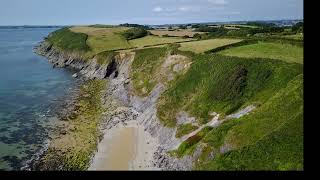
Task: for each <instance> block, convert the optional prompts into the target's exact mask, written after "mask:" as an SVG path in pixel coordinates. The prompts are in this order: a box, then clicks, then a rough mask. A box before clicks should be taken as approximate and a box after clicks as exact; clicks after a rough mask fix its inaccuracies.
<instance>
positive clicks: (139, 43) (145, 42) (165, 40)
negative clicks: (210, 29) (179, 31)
mask: <svg viewBox="0 0 320 180" xmlns="http://www.w3.org/2000/svg"><path fill="white" fill-rule="evenodd" d="M191 40H193V39H191V38H187V39H183V38H179V37H159V36H146V37H143V38H139V39H134V40H130V41H129V44H130V45H131V46H133V47H138V48H141V47H145V46H151V45H157V44H169V43H176V42H184V41H191Z"/></svg>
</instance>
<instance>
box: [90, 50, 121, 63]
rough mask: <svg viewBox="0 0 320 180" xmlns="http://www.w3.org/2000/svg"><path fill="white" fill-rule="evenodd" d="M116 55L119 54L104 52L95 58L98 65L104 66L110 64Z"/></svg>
mask: <svg viewBox="0 0 320 180" xmlns="http://www.w3.org/2000/svg"><path fill="white" fill-rule="evenodd" d="M116 55H117V53H116V52H114V51H104V52H101V53H99V54H97V55H96V56H95V57H96V58H97V62H98V64H100V65H103V64H109V63H110V62H111V61H112V59H114V57H115V56H116Z"/></svg>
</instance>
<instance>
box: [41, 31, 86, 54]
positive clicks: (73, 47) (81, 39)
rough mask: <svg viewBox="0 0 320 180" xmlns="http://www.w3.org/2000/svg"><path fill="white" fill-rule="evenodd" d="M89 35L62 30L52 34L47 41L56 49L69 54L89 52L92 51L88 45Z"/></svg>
mask: <svg viewBox="0 0 320 180" xmlns="http://www.w3.org/2000/svg"><path fill="white" fill-rule="evenodd" d="M87 38H88V35H86V34H84V33H75V32H72V31H70V30H69V29H68V28H62V29H59V30H57V31H54V32H53V33H51V34H50V35H49V37H48V39H47V41H48V42H50V43H51V44H52V45H53V46H54V47H56V48H58V49H60V50H63V51H68V52H70V51H71V52H87V51H89V50H90V48H89V46H88V45H87V44H86V40H87Z"/></svg>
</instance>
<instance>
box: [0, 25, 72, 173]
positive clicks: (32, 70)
mask: <svg viewBox="0 0 320 180" xmlns="http://www.w3.org/2000/svg"><path fill="white" fill-rule="evenodd" d="M54 30H56V28H1V27H0V170H18V169H20V167H21V166H22V165H23V163H24V162H25V161H26V160H28V159H30V158H32V157H33V155H34V154H35V152H37V151H39V149H41V148H42V146H43V145H44V142H45V141H46V139H47V137H48V132H49V130H50V128H51V126H52V124H54V122H52V121H54V118H51V117H53V116H54V114H53V109H54V108H56V107H57V106H58V104H59V102H61V100H63V99H64V98H65V96H68V92H70V89H72V88H74V87H75V85H76V83H77V82H76V80H74V79H73V78H72V77H71V76H72V73H73V72H71V71H70V70H66V69H57V68H55V69H53V68H52V65H51V64H49V63H48V61H47V60H46V59H45V58H44V57H41V56H39V55H36V54H34V53H33V51H32V48H33V47H34V46H35V45H36V44H37V43H38V42H39V41H41V40H42V39H43V37H45V36H47V35H48V34H49V33H50V32H52V31H54Z"/></svg>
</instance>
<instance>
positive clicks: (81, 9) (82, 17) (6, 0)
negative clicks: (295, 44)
mask: <svg viewBox="0 0 320 180" xmlns="http://www.w3.org/2000/svg"><path fill="white" fill-rule="evenodd" d="M280 19H303V0H1V1H0V25H87V24H120V23H138V24H179V23H181V24H182V23H198V22H225V21H250V20H280Z"/></svg>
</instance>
